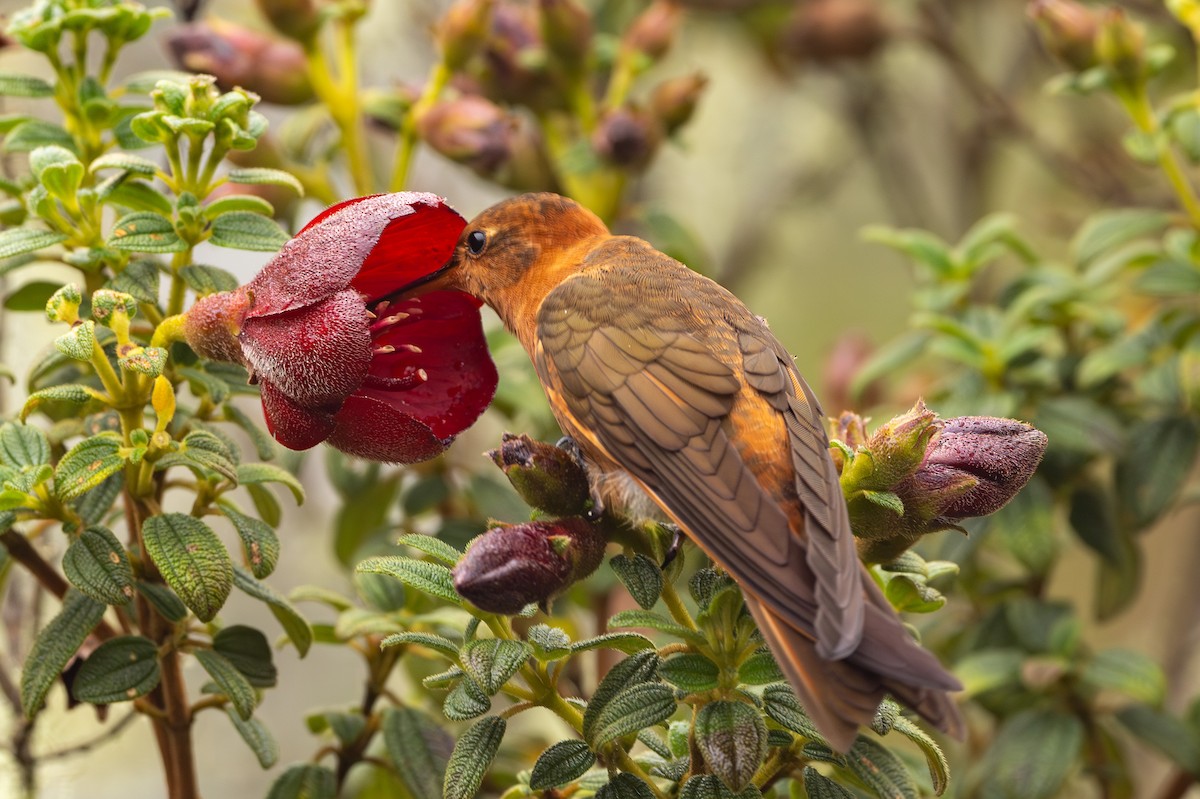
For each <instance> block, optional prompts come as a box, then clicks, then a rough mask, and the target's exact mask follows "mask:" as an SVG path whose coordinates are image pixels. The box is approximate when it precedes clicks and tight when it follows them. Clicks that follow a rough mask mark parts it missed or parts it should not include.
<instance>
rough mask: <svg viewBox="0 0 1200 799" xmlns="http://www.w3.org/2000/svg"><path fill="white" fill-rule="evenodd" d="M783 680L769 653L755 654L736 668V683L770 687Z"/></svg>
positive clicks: (777, 665) (781, 673)
mask: <svg viewBox="0 0 1200 799" xmlns="http://www.w3.org/2000/svg"><path fill="white" fill-rule="evenodd" d="M785 679H787V678H786V677H784V676H783V672H782V671H780V669H779V664H778V663H777V662H776V661H775V657H774V656H773V655H772V654H771V653H770V652H757V653H755V654H753V655H751V656H750V657H748V658H746V660H745V662H743V663H742V665H741V666H739V667H738V681H739V682H743V683H745V684H746V685H770V684H771V683H776V682H783V681H784V680H785Z"/></svg>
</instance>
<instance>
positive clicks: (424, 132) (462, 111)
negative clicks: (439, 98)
mask: <svg viewBox="0 0 1200 799" xmlns="http://www.w3.org/2000/svg"><path fill="white" fill-rule="evenodd" d="M417 130H418V131H419V132H420V134H421V138H422V139H424V140H425V141H426V143H428V144H429V146H430V147H432V148H433V149H435V150H437V151H438V152H439V153H441V154H442V155H444V156H446V157H447V158H449V159H451V160H452V161H458V162H459V163H463V164H466V165H468V166H470V167H471V168H472V169H474V170H475V171H476V172H478V173H479V174H481V175H484V176H490V175H492V174H493V173H495V171H496V170H497V169H498V168H499V167H500V166H501V165H502V164H504V163H505V162H506V161H507V160H508V158H509V156H510V155H512V150H513V136H514V133H515V131H516V120H515V119H514V118H513V117H512V116H510V115H509V114H508V113H507V112H506V111H505V110H504V109H502V108H501V107H500V106H498V105H496V104H495V103H493V102H492V101H490V100H488V99H485V98H483V97H480V96H478V95H474V94H468V95H463V96H462V97H458V98H456V99H454V100H449V101H446V102H441V103H438V104H437V105H435V106H433V107H432V108H431V109H429V110H428V111H427V112H425V113H424V114H422V115H421V117H420V119H418V120H417Z"/></svg>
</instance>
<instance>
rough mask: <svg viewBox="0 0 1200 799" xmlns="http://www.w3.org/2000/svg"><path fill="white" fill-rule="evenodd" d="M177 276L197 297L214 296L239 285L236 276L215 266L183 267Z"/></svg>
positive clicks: (193, 265) (197, 265) (195, 265)
mask: <svg viewBox="0 0 1200 799" xmlns="http://www.w3.org/2000/svg"><path fill="white" fill-rule="evenodd" d="M179 276H180V277H182V278H183V282H184V283H187V285H188V288H190V289H191V290H192V291H194V292H196V295H197V296H199V297H205V296H208V295H209V294H215V293H216V292H218V291H233V290H234V289H236V288H237V287H238V286H239V285H240V283H241V281H239V280H238V278H237V275H235V274H233V273H232V272H228V271H226V270H224V269H221V268H220V267H217V266H204V265H202V264H192V265H191V266H185V267H184V268H183V269H180V270H179Z"/></svg>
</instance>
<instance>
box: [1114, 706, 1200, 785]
mask: <svg viewBox="0 0 1200 799" xmlns="http://www.w3.org/2000/svg"><path fill="white" fill-rule="evenodd" d="M1116 718H1117V721H1119V722H1120V723H1121V725H1122V726H1123V727H1125V729H1127V730H1129V731H1130V732H1131V733H1133V734H1134V735H1136V736H1137V737H1138V738H1140V739H1141V740H1143V741H1145V742H1146V743H1147V744H1149V745H1150V746H1152V747H1154V748H1155V749H1157V750H1158V751H1160V752H1162V753H1163V754H1164V755H1166V756H1167V757H1168V758H1170V759H1171V761H1172V762H1174V763H1176V764H1178V765H1179V766H1180V767H1181V768H1183V769H1184V770H1185V771H1187V772H1189V773H1191V774H1200V730H1194V729H1192V728H1191V727H1189V726H1188V725H1187V724H1185V723H1184V722H1182V721H1180V720H1179V719H1177V718H1175V717H1174V716H1172V715H1170V714H1168V713H1165V712H1163V711H1161V710H1156V709H1154V708H1152V707H1147V706H1146V705H1130V706H1129V707H1126V708H1122V709H1121V710H1119V711H1117V713H1116Z"/></svg>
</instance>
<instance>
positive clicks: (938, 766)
mask: <svg viewBox="0 0 1200 799" xmlns="http://www.w3.org/2000/svg"><path fill="white" fill-rule="evenodd" d="M892 729H893V730H894V731H896V732H898V733H900V734H901V735H903V736H904V737H906V738H908V739H909V740H910V741H912V742H913V743H915V744H916V745H917V746H919V747H920V748H921V751H922V752H923V753H924V755H925V763H926V765H928V766H929V779H930V782H931V783H932V784H933V793H934V795H935V796H941V795H942V794H943V793H945V792H946V788H947V787H948V786H949V785H950V763H949V762H948V761H947V760H946V754H945V753H944V752H943V751H942V748H941V747H940V746H938V745H937V741H935V740H933V738H931V737H929V735H928V733H926V732H925V731H924V730H923V729H921V728H920V727H918V726H917V725H916V724H915V723H914V722H912V721H909V720H908V719H907V718H906V717H904V716H897V717H896V718H895V720H894V721H893V722H892Z"/></svg>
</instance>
